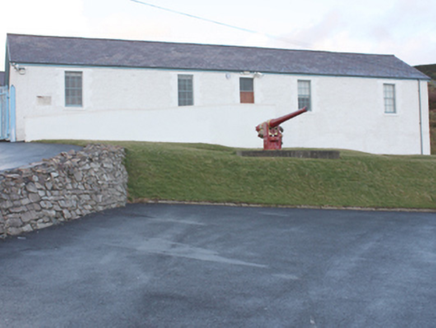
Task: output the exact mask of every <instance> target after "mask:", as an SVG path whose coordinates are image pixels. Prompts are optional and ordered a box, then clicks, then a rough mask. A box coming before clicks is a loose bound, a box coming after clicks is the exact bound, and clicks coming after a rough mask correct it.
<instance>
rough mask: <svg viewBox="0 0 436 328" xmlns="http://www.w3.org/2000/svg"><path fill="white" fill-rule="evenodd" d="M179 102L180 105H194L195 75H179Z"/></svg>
mask: <svg viewBox="0 0 436 328" xmlns="http://www.w3.org/2000/svg"><path fill="white" fill-rule="evenodd" d="M185 82H188V83H185ZM189 83H190V85H189ZM177 103H178V105H179V106H194V75H192V74H178V75H177Z"/></svg>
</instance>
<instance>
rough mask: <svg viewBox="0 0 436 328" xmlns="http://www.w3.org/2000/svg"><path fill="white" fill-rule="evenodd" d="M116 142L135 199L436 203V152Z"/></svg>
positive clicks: (422, 205)
mask: <svg viewBox="0 0 436 328" xmlns="http://www.w3.org/2000/svg"><path fill="white" fill-rule="evenodd" d="M64 142H65V141H64ZM76 143H77V142H76ZM110 143H111V144H118V145H121V146H123V147H125V148H126V152H127V158H126V167H127V170H128V172H129V183H128V187H129V198H130V200H131V201H141V200H142V199H152V200H177V201H205V202H235V203H254V204H265V205H291V206H293V205H309V206H357V207H388V208H433V209H434V208H436V156H381V155H370V154H366V153H359V152H352V151H341V159H339V160H317V159H298V158H250V157H239V156H237V155H236V149H233V148H228V147H223V146H216V145H207V144H176V143H147V142H110ZM82 144H84V143H82Z"/></svg>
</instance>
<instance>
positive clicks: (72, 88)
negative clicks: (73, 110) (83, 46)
mask: <svg viewBox="0 0 436 328" xmlns="http://www.w3.org/2000/svg"><path fill="white" fill-rule="evenodd" d="M82 104H83V99H82V72H65V106H68V107H81V106H82Z"/></svg>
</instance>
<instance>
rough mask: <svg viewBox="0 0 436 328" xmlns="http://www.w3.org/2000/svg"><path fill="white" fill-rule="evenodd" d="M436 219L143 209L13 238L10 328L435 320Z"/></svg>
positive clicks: (3, 273)
mask: <svg viewBox="0 0 436 328" xmlns="http://www.w3.org/2000/svg"><path fill="white" fill-rule="evenodd" d="M435 236H436V215H435V213H407V212H401V213H399V212H370V211H346V210H344V211H340V210H314V209H283V208H244V207H226V206H201V205H168V204H130V205H128V206H127V207H126V208H120V209H114V210H109V211H104V212H100V213H96V214H91V215H88V216H86V217H83V218H81V219H79V220H76V221H73V222H69V223H66V224H64V225H58V226H53V227H50V228H47V229H44V230H40V231H38V232H32V233H29V234H26V235H23V236H20V237H9V238H7V239H5V240H3V241H2V240H0V291H1V294H0V295H1V296H0V308H1V315H0V327H8V328H12V327H19V328H24V327H32V328H34V327H250V328H251V327H311V328H313V327H318V328H320V327H335V328H336V327H347V328H348V327H365V328H366V327H384V328H385V327H408V328H410V327H420V328H422V327H434V326H435V322H436V284H435V281H436V238H435Z"/></svg>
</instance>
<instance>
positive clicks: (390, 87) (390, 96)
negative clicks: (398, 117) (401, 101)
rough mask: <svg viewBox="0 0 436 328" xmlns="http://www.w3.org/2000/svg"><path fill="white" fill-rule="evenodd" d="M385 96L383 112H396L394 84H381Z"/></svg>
mask: <svg viewBox="0 0 436 328" xmlns="http://www.w3.org/2000/svg"><path fill="white" fill-rule="evenodd" d="M383 90H384V98H385V113H389V114H392V113H396V108H395V84H383Z"/></svg>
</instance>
